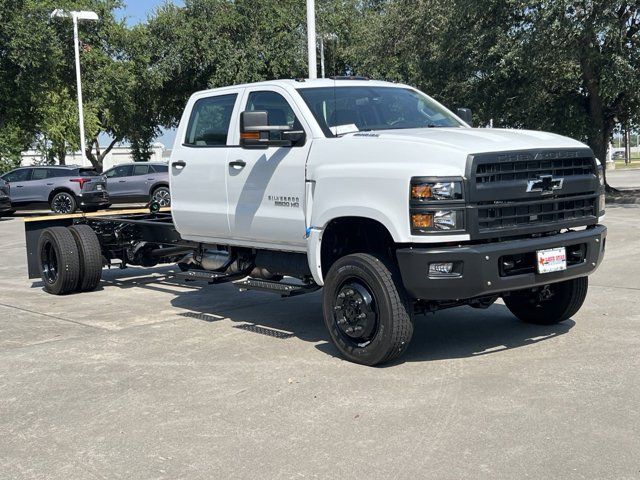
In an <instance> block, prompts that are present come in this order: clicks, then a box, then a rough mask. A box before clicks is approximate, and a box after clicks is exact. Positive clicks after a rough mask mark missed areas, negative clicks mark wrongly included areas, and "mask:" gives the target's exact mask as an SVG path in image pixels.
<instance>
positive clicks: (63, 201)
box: [49, 192, 78, 214]
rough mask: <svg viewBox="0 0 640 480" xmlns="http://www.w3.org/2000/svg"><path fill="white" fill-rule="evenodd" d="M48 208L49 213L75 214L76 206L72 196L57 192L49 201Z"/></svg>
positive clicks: (67, 193)
mask: <svg viewBox="0 0 640 480" xmlns="http://www.w3.org/2000/svg"><path fill="white" fill-rule="evenodd" d="M49 206H50V207H51V211H53V212H55V213H60V214H64V213H73V212H75V211H76V208H77V207H78V204H77V202H76V198H75V197H74V196H73V194H71V193H69V192H58V193H56V194H55V195H54V196H53V198H52V199H51V203H50V205H49Z"/></svg>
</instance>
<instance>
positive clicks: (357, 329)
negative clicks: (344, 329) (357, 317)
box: [353, 325, 364, 333]
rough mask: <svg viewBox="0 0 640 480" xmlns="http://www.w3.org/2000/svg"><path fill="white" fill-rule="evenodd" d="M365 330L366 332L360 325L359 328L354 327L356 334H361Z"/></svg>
mask: <svg viewBox="0 0 640 480" xmlns="http://www.w3.org/2000/svg"><path fill="white" fill-rule="evenodd" d="M363 330H364V327H361V326H360V325H358V326H357V327H354V328H353V331H354V332H355V333H360V332H361V331H363Z"/></svg>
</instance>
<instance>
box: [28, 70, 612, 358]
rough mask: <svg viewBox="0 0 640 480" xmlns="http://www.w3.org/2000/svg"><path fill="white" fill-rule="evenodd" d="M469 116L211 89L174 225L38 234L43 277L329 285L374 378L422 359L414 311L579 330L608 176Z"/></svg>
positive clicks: (153, 219) (346, 87)
mask: <svg viewBox="0 0 640 480" xmlns="http://www.w3.org/2000/svg"><path fill="white" fill-rule="evenodd" d="M469 116H470V112H469V111H468V110H466V109H459V110H458V115H456V114H454V113H452V112H451V111H449V110H447V109H446V108H445V107H444V106H442V105H441V104H439V103H438V102H436V101H434V100H433V99H432V98H430V97H428V96H427V95H425V94H423V93H421V92H420V91H418V90H416V89H414V88H412V87H409V86H406V85H399V84H394V83H387V82H379V81H370V80H366V79H353V78H348V79H347V78H333V79H321V80H298V81H296V80H279V81H268V82H261V83H254V84H248V85H238V86H233V87H225V88H218V89H214V90H208V91H202V92H198V93H195V94H194V95H193V96H192V97H191V98H190V100H189V101H188V103H187V106H186V108H185V110H184V114H183V116H182V119H181V122H180V125H179V127H178V130H177V136H176V141H175V145H174V148H173V152H172V155H171V160H170V166H169V170H170V188H171V197H172V205H171V212H170V213H168V212H163V211H157V210H158V209H155V210H156V211H155V212H146V213H130V214H120V215H118V214H110V215H106V216H100V215H96V216H90V215H86V216H80V215H79V216H75V217H73V216H66V217H47V218H45V219H44V220H40V221H35V222H27V223H26V231H27V244H28V261H29V274H30V276H31V277H37V276H41V277H42V280H43V282H44V289H45V290H46V291H47V292H49V293H53V294H65V293H70V292H76V291H86V290H91V289H94V288H95V287H96V286H97V285H98V283H99V282H100V275H101V270H102V268H103V267H105V266H110V265H111V263H112V262H113V261H114V260H116V261H119V264H120V266H121V267H125V266H126V265H141V266H147V267H151V266H155V265H157V264H159V263H177V265H178V266H179V267H180V272H179V273H178V275H180V276H183V277H185V278H186V279H191V280H203V281H207V282H209V283H211V284H216V283H223V282H233V283H234V284H235V285H236V286H238V287H239V288H241V289H247V290H248V289H258V290H265V291H271V292H275V293H278V294H281V295H284V296H292V295H299V294H302V293H307V292H311V291H314V290H317V289H320V288H323V292H322V295H323V314H324V321H325V323H326V326H327V329H328V331H329V335H330V337H331V340H332V341H333V343H334V344H335V346H336V347H337V349H338V350H339V351H340V353H341V354H342V355H343V356H344V357H345V358H347V359H348V360H351V361H353V362H358V363H362V364H366V365H376V364H380V363H383V362H388V361H390V360H392V359H394V358H396V357H398V356H400V355H401V354H402V353H403V352H404V351H405V350H406V348H407V346H408V345H409V342H410V340H411V336H412V333H413V315H414V314H415V313H422V312H433V311H436V310H439V309H443V308H449V307H454V306H459V305H470V306H472V307H477V308H486V307H488V306H490V305H491V304H492V303H493V302H495V301H496V300H497V299H498V298H502V299H503V300H504V302H505V304H506V306H507V307H508V308H509V310H510V311H511V312H512V313H513V314H514V315H515V316H516V317H518V318H519V319H521V320H523V321H525V322H532V323H538V324H552V323H556V322H561V321H563V320H566V319H568V318H569V317H571V316H572V315H574V314H575V313H576V312H577V311H578V309H579V308H580V307H581V305H582V303H583V301H584V299H585V296H586V293H587V276H588V275H589V274H590V273H592V272H593V271H594V270H595V269H596V268H597V267H598V265H599V263H600V261H601V260H602V257H603V255H604V249H605V238H606V233H607V231H606V228H605V227H604V226H603V225H601V224H600V223H599V221H600V220H601V219H602V217H603V216H604V194H603V191H604V188H603V177H602V172H601V169H602V166H601V164H600V162H599V161H598V160H596V159H595V158H594V155H593V153H592V151H591V150H590V149H589V148H588V147H586V146H585V145H584V144H582V143H579V142H577V141H574V140H571V139H569V138H565V137H562V136H558V135H554V134H550V133H543V132H537V131H524V130H500V129H476V128H471V127H470V119H469ZM152 207H153V205H152ZM152 210H153V208H152Z"/></svg>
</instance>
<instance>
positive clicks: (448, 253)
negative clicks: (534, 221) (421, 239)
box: [397, 225, 607, 300]
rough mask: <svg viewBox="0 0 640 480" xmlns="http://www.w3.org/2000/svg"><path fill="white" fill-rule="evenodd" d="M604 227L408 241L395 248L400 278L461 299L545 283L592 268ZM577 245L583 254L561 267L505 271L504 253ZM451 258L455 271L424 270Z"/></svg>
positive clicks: (424, 295)
mask: <svg viewBox="0 0 640 480" xmlns="http://www.w3.org/2000/svg"><path fill="white" fill-rule="evenodd" d="M606 236H607V228H606V227H605V226H603V225H596V226H594V227H591V228H588V229H586V230H581V231H577V232H567V233H561V234H557V235H550V236H546V237H539V238H530V239H524V240H511V241H505V242H496V243H488V244H480V245H463V246H460V247H444V248H438V247H436V248H429V247H415V246H414V247H409V248H401V249H399V250H397V258H398V265H399V267H400V272H401V274H402V281H403V283H404V286H405V288H406V289H407V292H408V293H409V295H410V296H411V297H413V298H416V299H422V300H463V299H468V298H474V297H480V296H484V295H491V294H498V293H503V292H508V291H510V290H519V289H522V288H527V287H535V286H539V285H546V284H549V283H555V282H561V281H563V280H569V279H572V278H578V277H584V276H585V275H589V274H591V273H592V272H593V271H594V270H595V269H596V268H597V267H598V265H599V264H600V262H601V261H602V257H603V256H604V248H605V240H606ZM578 245H581V246H583V247H581V248H584V249H585V250H584V252H583V253H584V258H583V259H582V260H581V261H578V262H576V263H574V264H568V266H567V269H566V270H564V271H561V272H553V273H544V274H539V273H537V272H535V271H530V272H528V273H521V274H507V273H505V269H504V263H503V262H504V261H505V259H510V258H513V257H514V256H515V257H517V258H521V257H520V256H523V257H524V258H530V257H531V255H535V252H536V251H537V250H543V249H547V248H554V247H570V246H578ZM433 262H453V263H454V264H455V265H456V269H455V270H456V273H457V276H429V264H430V263H433Z"/></svg>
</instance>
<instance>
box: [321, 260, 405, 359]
mask: <svg viewBox="0 0 640 480" xmlns="http://www.w3.org/2000/svg"><path fill="white" fill-rule="evenodd" d="M323 313H324V321H325V325H326V326H327V329H328V330H329V334H330V336H331V340H332V341H333V343H334V344H335V345H336V347H337V348H338V350H339V351H340V353H341V354H342V355H343V356H344V357H345V358H346V359H347V360H350V361H352V362H356V363H361V364H363V365H370V366H373V365H378V364H380V363H384V362H388V361H390V360H393V359H395V358H397V357H399V356H400V355H401V354H402V353H403V352H404V351H405V350H406V349H407V347H408V346H409V342H410V341H411V336H412V335H413V323H412V320H411V315H410V309H409V301H408V299H407V296H406V293H405V291H404V287H403V285H402V281H401V279H400V274H399V272H398V271H397V268H396V267H395V265H393V264H392V263H391V262H389V261H387V260H386V259H385V260H384V261H383V260H382V259H379V258H377V257H374V256H373V255H370V254H366V253H357V254H353V255H347V256H345V257H343V258H341V259H339V260H337V261H336V262H335V263H334V264H333V265H332V266H331V268H330V270H329V272H328V274H327V277H326V281H325V285H324V291H323Z"/></svg>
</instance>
